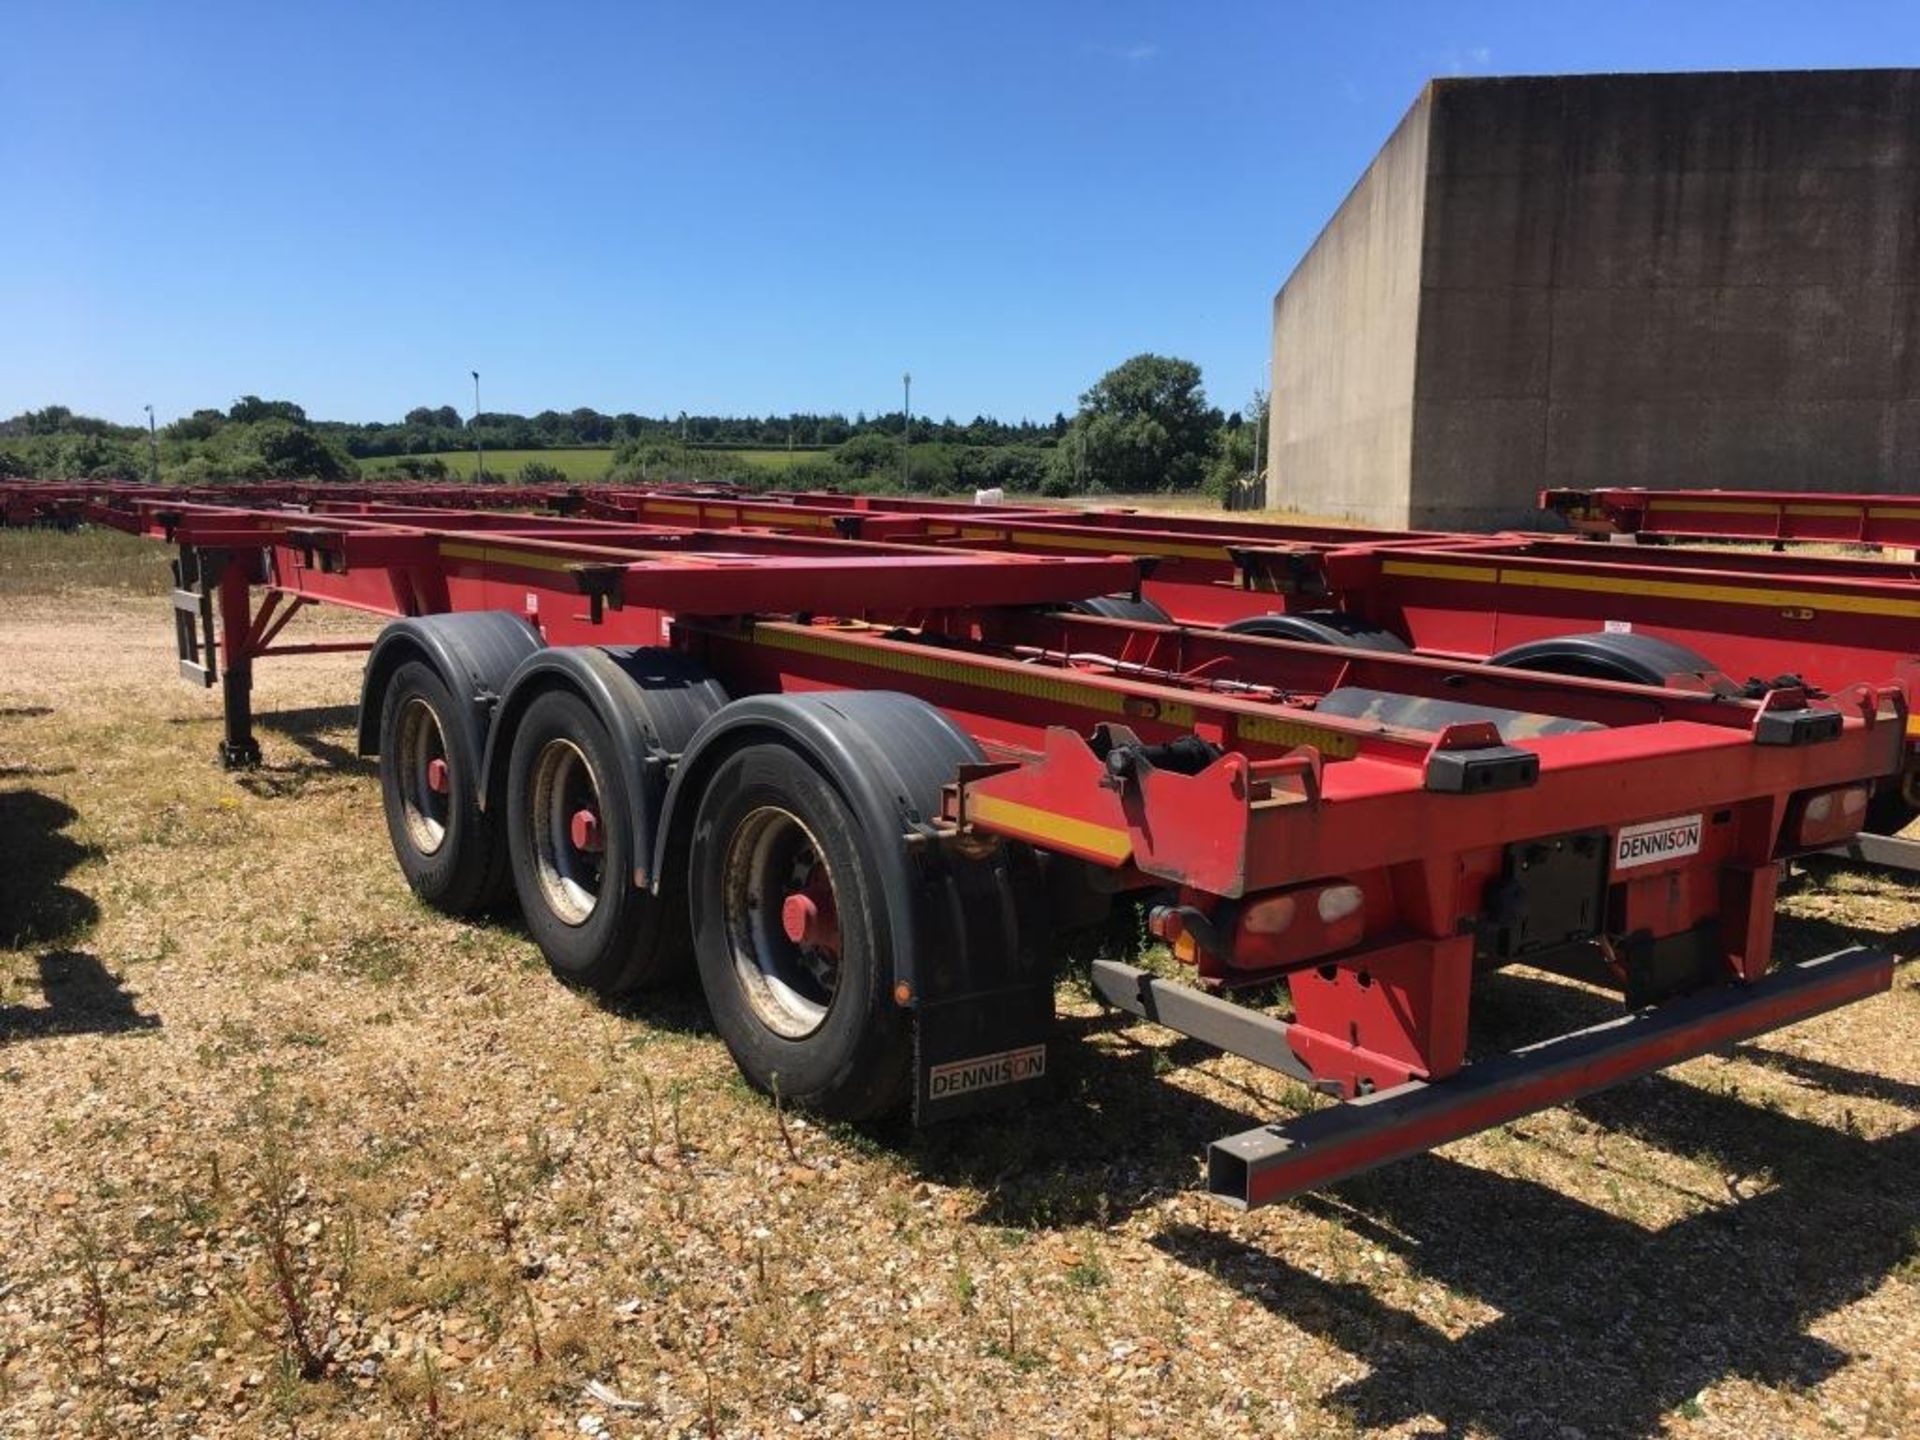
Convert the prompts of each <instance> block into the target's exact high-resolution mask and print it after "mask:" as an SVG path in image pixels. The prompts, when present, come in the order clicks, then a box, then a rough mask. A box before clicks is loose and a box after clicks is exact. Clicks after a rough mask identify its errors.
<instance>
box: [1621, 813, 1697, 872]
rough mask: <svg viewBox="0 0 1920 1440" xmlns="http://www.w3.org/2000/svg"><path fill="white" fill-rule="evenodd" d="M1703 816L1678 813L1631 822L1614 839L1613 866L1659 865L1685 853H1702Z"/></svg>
mask: <svg viewBox="0 0 1920 1440" xmlns="http://www.w3.org/2000/svg"><path fill="white" fill-rule="evenodd" d="M1704 818H1705V817H1703V816H1700V815H1676V816H1675V817H1674V818H1673V819H1671V820H1649V821H1647V822H1646V823H1645V824H1643V825H1629V826H1627V827H1626V828H1625V829H1624V830H1622V831H1621V832H1620V835H1619V838H1618V839H1616V840H1615V841H1614V842H1613V868H1614V869H1616V870H1631V869H1633V868H1634V867H1635V866H1636V865H1657V864H1659V862H1660V861H1662V860H1674V859H1677V858H1679V857H1680V856H1682V855H1698V854H1699V853H1700V830H1701V821H1702V819H1704Z"/></svg>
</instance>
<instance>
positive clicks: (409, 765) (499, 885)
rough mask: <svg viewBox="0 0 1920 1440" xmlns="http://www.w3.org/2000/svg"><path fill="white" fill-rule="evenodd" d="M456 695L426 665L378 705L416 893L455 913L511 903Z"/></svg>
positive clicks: (388, 804) (390, 828) (384, 760)
mask: <svg viewBox="0 0 1920 1440" xmlns="http://www.w3.org/2000/svg"><path fill="white" fill-rule="evenodd" d="M455 705H456V702H455V700H454V697H453V693H452V692H451V691H450V690H448V689H447V684H446V682H445V681H444V680H442V679H441V678H440V674H439V672H438V671H437V670H435V669H434V668H433V666H432V665H430V664H428V663H427V662H425V661H424V660H409V661H406V662H405V663H403V664H402V665H400V666H399V667H398V668H397V669H396V670H395V671H394V673H393V676H392V678H391V680H390V681H389V682H388V684H387V689H386V694H385V695H384V697H383V698H382V701H381V707H380V798H381V802H382V804H383V806H384V808H385V810H386V814H387V834H388V835H389V836H390V837H391V838H392V841H393V853H394V855H395V857H396V858H397V859H398V860H399V861H400V870H401V873H402V874H404V875H405V876H406V877H407V884H408V885H410V886H411V887H412V888H413V893H414V894H416V895H418V896H419V897H420V898H421V899H422V900H423V901H425V902H426V903H427V904H429V905H431V906H432V907H433V908H434V909H436V910H441V911H444V912H445V913H447V914H449V915H471V914H473V913H475V912H476V911H479V910H483V909H486V908H487V907H488V906H491V905H494V904H496V903H498V902H499V901H500V900H502V899H503V898H505V895H506V881H507V857H506V846H505V844H504V843H503V842H502V838H501V835H500V827H499V825H498V824H497V823H496V821H495V819H494V817H492V816H490V815H487V814H485V813H484V812H483V811H482V810H481V808H480V757H479V756H478V755H476V754H475V753H474V752H473V744H472V740H471V738H470V732H469V730H468V728H467V727H466V726H463V725H461V724H460V723H458V720H457V718H456V716H457V711H456V709H455Z"/></svg>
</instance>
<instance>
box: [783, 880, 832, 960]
mask: <svg viewBox="0 0 1920 1440" xmlns="http://www.w3.org/2000/svg"><path fill="white" fill-rule="evenodd" d="M780 928H781V929H782V930H783V931H785V932H786V936H787V939H789V940H791V941H792V942H793V943H794V944H796V945H805V946H807V947H809V948H811V949H814V950H831V951H838V950H839V948H840V917H839V916H838V915H836V914H835V913H834V908H833V889H832V887H831V886H830V885H828V883H827V878H826V873H825V872H824V871H820V870H816V871H815V872H814V874H813V876H812V877H811V878H810V879H809V880H808V882H807V885H806V888H805V889H802V890H796V891H794V892H793V894H791V895H789V896H787V898H786V899H785V900H783V901H781V902H780Z"/></svg>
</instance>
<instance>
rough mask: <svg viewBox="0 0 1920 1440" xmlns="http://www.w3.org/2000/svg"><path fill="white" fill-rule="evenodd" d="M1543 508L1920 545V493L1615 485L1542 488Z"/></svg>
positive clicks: (1586, 523) (1566, 515)
mask: <svg viewBox="0 0 1920 1440" xmlns="http://www.w3.org/2000/svg"><path fill="white" fill-rule="evenodd" d="M1540 508H1541V509H1542V510H1548V511H1552V512H1553V513H1554V514H1557V515H1559V516H1560V517H1561V518H1563V519H1564V520H1566V522H1567V523H1568V524H1569V525H1571V526H1572V527H1573V528H1574V529H1575V530H1577V531H1579V532H1580V533H1581V534H1584V535H1594V536H1614V535H1622V536H1631V537H1634V538H1638V539H1645V540H1767V541H1771V542H1773V543H1774V544H1776V545H1786V544H1806V543H1821V544H1841V545H1871V546H1875V547H1878V548H1882V549H1900V550H1915V549H1920V495H1851V494H1828V493H1826V492H1823V491H1792V492H1782V491H1775V490H1647V489H1641V488H1639V487H1629V486H1614V487H1610V488H1601V489H1595V490H1542V491H1541V492H1540Z"/></svg>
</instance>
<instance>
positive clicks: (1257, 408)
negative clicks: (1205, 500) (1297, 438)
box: [1207, 390, 1269, 500]
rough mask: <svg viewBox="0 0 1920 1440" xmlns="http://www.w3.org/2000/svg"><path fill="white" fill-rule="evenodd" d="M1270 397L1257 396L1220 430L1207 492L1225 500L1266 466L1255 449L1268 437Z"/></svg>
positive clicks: (1256, 393) (1262, 393)
mask: <svg viewBox="0 0 1920 1440" xmlns="http://www.w3.org/2000/svg"><path fill="white" fill-rule="evenodd" d="M1267 407H1268V396H1267V394H1266V392H1265V391H1263V390H1259V391H1255V392H1254V396H1253V399H1251V400H1249V401H1248V402H1247V406H1246V408H1245V409H1244V410H1239V411H1236V412H1235V413H1234V414H1232V415H1229V416H1228V417H1227V423H1226V424H1224V425H1222V426H1221V427H1220V431H1219V435H1218V437H1217V445H1216V453H1215V455H1214V460H1213V464H1212V465H1211V466H1210V467H1209V468H1208V471H1207V489H1208V490H1209V491H1211V492H1212V493H1213V494H1214V495H1216V496H1218V497H1219V498H1220V499H1222V500H1224V499H1225V498H1226V496H1227V492H1228V491H1229V490H1231V489H1232V488H1233V487H1234V486H1235V485H1239V484H1242V483H1244V482H1247V481H1250V480H1251V479H1252V478H1253V477H1254V476H1255V475H1256V474H1258V473H1259V470H1260V467H1261V466H1262V465H1264V464H1265V463H1266V457H1265V456H1263V455H1261V454H1259V453H1258V450H1257V448H1256V447H1258V446H1260V445H1262V444H1264V443H1265V441H1266V438H1267V434H1268V424H1269V421H1268V411H1267Z"/></svg>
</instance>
